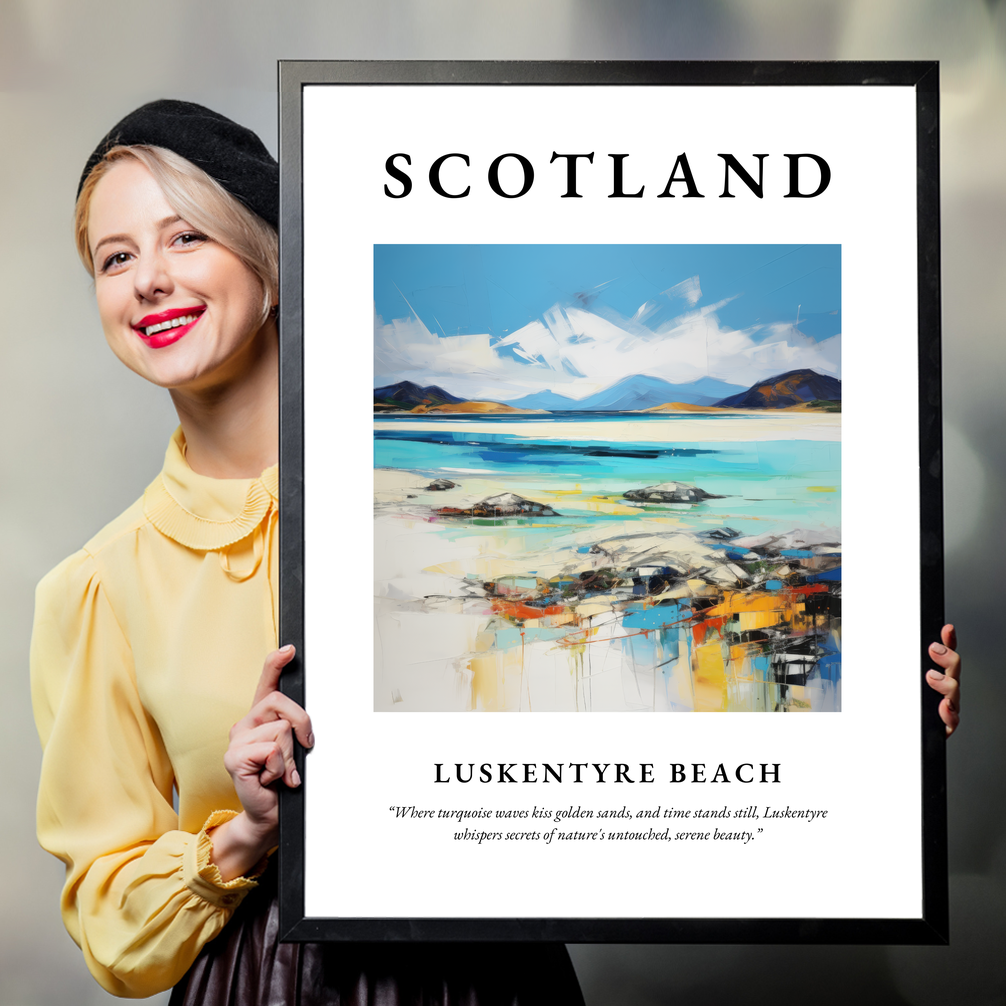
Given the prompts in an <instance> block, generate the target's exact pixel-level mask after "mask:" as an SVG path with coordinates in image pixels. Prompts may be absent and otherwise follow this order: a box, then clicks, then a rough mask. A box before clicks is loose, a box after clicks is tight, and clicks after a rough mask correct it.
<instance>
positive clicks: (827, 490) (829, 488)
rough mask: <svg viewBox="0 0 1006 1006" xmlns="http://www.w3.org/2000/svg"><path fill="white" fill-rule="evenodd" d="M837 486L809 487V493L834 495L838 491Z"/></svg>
mask: <svg viewBox="0 0 1006 1006" xmlns="http://www.w3.org/2000/svg"><path fill="white" fill-rule="evenodd" d="M837 488H838V487H837V486H807V492H809V493H833V492H836V491H837Z"/></svg>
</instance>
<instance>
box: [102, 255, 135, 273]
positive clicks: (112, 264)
mask: <svg viewBox="0 0 1006 1006" xmlns="http://www.w3.org/2000/svg"><path fill="white" fill-rule="evenodd" d="M128 261H129V252H116V253H115V254H114V255H109V256H108V258H107V259H105V261H104V263H103V264H102V266H101V271H102V272H110V271H114V270H115V269H117V268H118V267H119V266H121V265H125V264H126V263H127V262H128Z"/></svg>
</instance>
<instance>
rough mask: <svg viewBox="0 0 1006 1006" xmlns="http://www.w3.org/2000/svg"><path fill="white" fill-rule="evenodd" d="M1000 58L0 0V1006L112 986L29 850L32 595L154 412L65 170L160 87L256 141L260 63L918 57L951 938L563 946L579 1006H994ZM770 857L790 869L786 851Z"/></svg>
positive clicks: (867, 28) (833, 31) (776, 0)
mask: <svg viewBox="0 0 1006 1006" xmlns="http://www.w3.org/2000/svg"><path fill="white" fill-rule="evenodd" d="M1004 52H1006V4H1003V3H999V2H996V0H854V2H841V0H760V2H754V0H706V2H698V0H695V2H686V0H681V2H675V0H666V2H659V0H620V2H618V0H582V2H576V0H502V2H495V0H494V2H478V0H401V2H398V3H393V2H391V0H370V2H369V3H366V4H363V3H351V2H346V0H328V2H326V0H298V2H287V3H281V2H279V0H162V2H160V3H153V2H147V0H88V2H87V3H80V2H79V0H2V3H0V138H2V139H0V151H2V155H0V235H2V241H0V261H2V268H0V291H2V296H0V304H2V305H3V308H2V312H3V317H2V320H0V388H2V392H0V430H2V436H0V550H2V551H0V556H2V558H0V563H2V570H3V575H2V577H0V592H2V594H0V596H2V601H0V640H2V642H0V688H2V691H0V694H2V695H3V702H4V705H5V708H6V709H7V713H6V715H5V716H4V717H3V719H2V721H0V724H2V725H0V765H2V766H3V771H2V773H0V777H2V782H0V787H2V797H0V799H2V807H3V821H4V826H3V828H2V829H0V863H2V864H3V870H2V873H3V881H2V883H0V1006H42V1004H46V1006H48V1004H73V1006H86V1004H90V1003H99V1002H104V1001H107V999H108V997H107V996H106V995H105V994H104V993H103V992H102V991H101V990H100V989H99V988H98V986H97V985H95V984H94V982H93V981H91V979H90V977H89V976H88V975H87V972H86V970H85V968H84V965H83V963H82V960H81V957H80V954H79V952H78V951H77V950H76V948H75V947H74V946H73V945H72V943H71V942H70V940H69V938H68V937H67V936H66V934H65V932H64V931H63V928H62V925H61V922H60V919H59V914H58V910H57V896H58V890H59V885H60V876H61V868H60V867H59V865H58V864H57V863H56V862H55V861H54V860H52V861H51V860H50V859H49V857H47V856H46V855H45V854H44V853H42V852H41V851H40V850H39V849H38V847H37V846H36V844H35V838H34V828H33V806H34V798H35V785H36V778H37V770H38V763H39V750H38V740H37V737H36V735H35V732H34V728H33V725H32V721H31V714H30V705H29V695H28V681H27V655H28V638H29V630H30V623H31V611H32V591H33V587H34V584H35V582H36V581H37V580H38V579H39V577H40V576H41V575H42V574H43V573H44V572H45V571H46V570H47V569H49V568H50V567H51V566H53V565H54V564H55V563H56V562H58V561H59V560H60V559H61V558H62V557H63V556H65V555H67V554H68V553H69V552H71V551H73V550H75V549H76V548H78V547H79V546H80V545H81V544H82V543H83V542H84V541H85V540H86V539H87V538H88V537H89V536H90V535H91V534H92V533H93V532H94V531H95V530H96V529H97V528H98V527H100V526H101V525H102V524H103V523H104V522H105V521H106V520H108V519H109V518H110V517H111V516H113V515H114V514H116V513H118V512H119V511H120V510H122V509H123V508H124V507H125V506H126V505H128V504H129V503H130V502H132V500H133V499H135V498H136V497H137V496H138V495H139V493H140V492H141V490H142V489H143V487H144V486H145V485H146V483H147V482H148V481H149V480H150V479H151V478H152V477H153V475H154V474H155V473H156V472H157V470H158V469H159V466H160V460H161V457H162V455H163V450H164V446H165V443H166V440H167V437H168V434H169V432H170V431H171V429H172V428H173V426H174V422H175V421H174V416H173V413H172V411H171V408H170V405H169V403H168V399H167V396H166V395H165V394H164V393H163V392H160V391H157V390H156V389H154V388H152V387H148V386H145V385H144V384H143V382H141V381H140V380H138V379H137V378H136V377H134V376H133V375H132V374H129V373H128V372H127V371H126V370H125V369H124V368H123V367H122V366H121V365H120V364H119V363H118V362H117V361H116V360H115V359H114V358H113V357H112V355H111V353H110V352H109V351H108V350H107V348H106V347H105V344H104V340H103V338H102V335H101V330H100V326H99V323H98V318H97V313H96V311H95V308H94V304H93V302H92V295H91V290H90V283H89V280H88V278H87V276H86V275H85V274H84V272H83V270H82V269H81V267H80V265H79V264H78V262H77V260H76V257H75V254H74V251H73V247H72V241H71V236H70V221H71V210H72V202H73V195H74V191H75V186H76V182H77V177H78V172H79V171H80V169H81V167H82V165H83V162H84V160H85V158H86V157H87V154H88V153H89V152H90V150H91V148H92V146H93V144H94V143H95V142H96V141H97V140H98V138H99V137H100V136H101V135H102V134H103V133H104V132H105V130H106V129H107V128H108V127H109V126H110V125H111V124H112V123H113V122H115V121H116V120H117V119H118V118H119V117H120V116H121V115H122V114H124V113H125V112H126V111H128V110H130V109H131V108H133V107H135V106H136V105H138V104H140V103H141V102H143V101H147V100H149V99H152V98H159V97H167V96H171V97H180V98H188V99H192V100H197V101H200V102H203V103H205V104H208V105H210V106H211V107H213V108H217V109H219V110H220V111H222V112H225V113H227V114H229V115H231V116H232V117H233V118H235V119H238V120H239V121H241V122H244V123H247V124H248V125H250V126H252V127H253V128H254V129H256V130H257V131H258V132H259V133H261V135H262V136H263V137H264V138H265V139H266V141H267V142H268V143H269V144H270V145H271V146H272V147H273V149H275V139H276V99H275V79H276V70H275V61H276V60H277V59H279V58H301V59H303V58H310V59H324V58H329V59H331V58H396V59H419V58H467V59H472V58H506V59H516V58H535V59H550V58H557V59H571V58H573V59H579V58H591V59H593V58H606V59H635V58H671V59H681V58H689V59H780V58H781V59H923V58H924V59H940V60H941V61H942V64H943V66H942V81H943V99H942V101H943V105H942V107H943V155H942V156H943V269H944V273H943V275H944V288H943V289H944V338H945V354H946V355H945V360H946V363H945V382H944V387H945V394H946V445H947V449H946V502H947V542H948V565H947V587H948V606H947V613H948V617H949V618H950V619H952V620H954V621H955V622H956V623H957V625H958V626H959V628H960V632H961V636H962V639H963V647H964V650H965V652H966V663H967V669H966V692H967V694H966V697H965V701H964V726H963V728H962V731H961V733H960V735H959V736H957V737H955V738H954V739H953V741H952V743H951V745H950V749H951V750H950V766H949V787H950V801H949V804H950V826H951V832H950V864H951V871H952V876H951V893H952V912H953V916H952V924H953V946H951V947H950V948H929V949H911V948H888V947H872V948H847V947H818V948H799V947H768V948H764V947H763V948H757V947H621V946H609V947H588V946H583V947H574V948H572V952H573V958H574V961H575V963H576V966H577V969H578V971H579V973H580V976H581V979H582V982H583V986H584V991H585V993H586V997H587V1002H588V1004H590V1006H595V1004H597V1006H600V1004H609V1003H618V1004H626V1006H643V1004H656V1003H672V1002H673V1003H686V1004H706V1003H723V1002H728V1001H729V1002H738V1003H761V1002H769V1001H773V1002H779V1001H782V1002H790V1001H797V1000H799V999H803V998H804V997H806V998H807V999H810V1000H811V1001H814V1002H816V1003H822V1004H826V1003H832V1002H834V1003H838V1002H845V1001H848V1000H850V999H854V1000H855V1001H858V1002H860V1003H911V1004H917V1006H922V1004H929V1003H932V1004H941V1006H947V1004H955V1003H960V1004H983V1006H984V1004H992V1003H1002V1002H1006V964H1004V963H1003V962H1004V961H1006V954H1003V953H1002V948H1003V944H1004V936H1006V921H1004V907H1006V897H1004V893H1006V785H1004V773H1003V767H1004V740H1003V731H1002V723H1003V712H1004V704H1006V681H1004V676H1003V673H1002V670H1003V669H1002V661H1001V656H1000V653H1001V649H1002V648H1001V647H1000V646H999V644H997V643H996V639H997V637H998V629H999V628H1000V626H1001V624H1002V618H1003V616H1002V612H1001V611H1000V609H999V604H1000V599H999V597H998V594H999V592H1000V591H1001V590H1002V588H1003V586H1004V577H1003V574H1002V568H1003V560H1004V554H1003V552H1004V544H1003V543H1004V540H1006V536H1004V534H1003V529H1002V525H1001V524H1000V523H999V521H1000V520H1001V519H1002V508H1001V505H1000V500H1001V499H1002V493H1003V488H1004V474H1003V472H1004V469H1006V466H1004V460H1006V437H1004V436H1003V435H1002V434H1001V432H1000V431H1001V430H1002V428H1003V420H1004V411H1006V406H1004V404H1003V399H1002V395H1001V393H1000V387H1001V384H1002V380H1003V374H1004V373H1006V368H1004V363H1006V348H1004V343H1003V340H1002V338H1001V330H1002V313H1003V309H1002V303H1001V297H1000V288H999V287H998V284H999V283H1000V282H1004V283H1006V248H1004V245H1003V241H1002V237H1001V235H1002V232H1003V226H1004V224H1006V172H1004V158H1006V128H1004V127H1006V59H1004ZM878 491H880V492H883V491H884V488H883V487H878ZM890 541H891V543H892V548H894V547H897V529H896V528H891V529H890ZM906 544H908V545H909V546H910V543H906ZM997 612H998V613H997ZM882 770H883V768H882V766H878V771H882ZM863 826H864V828H869V822H868V821H864V822H863ZM783 865H784V866H785V865H791V866H792V867H793V869H794V870H795V871H797V872H801V871H803V870H807V869H811V870H812V869H813V868H814V866H813V864H803V863H802V862H801V858H800V853H799V852H798V851H794V852H793V853H792V857H791V859H790V860H789V863H788V864H783Z"/></svg>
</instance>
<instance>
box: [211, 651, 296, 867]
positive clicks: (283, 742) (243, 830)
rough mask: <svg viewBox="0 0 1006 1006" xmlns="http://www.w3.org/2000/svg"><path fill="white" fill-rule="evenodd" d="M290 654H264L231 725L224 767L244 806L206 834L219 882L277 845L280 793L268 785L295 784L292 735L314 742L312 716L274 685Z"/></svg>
mask: <svg viewBox="0 0 1006 1006" xmlns="http://www.w3.org/2000/svg"><path fill="white" fill-rule="evenodd" d="M295 652H296V651H295V650H294V648H293V647H292V646H284V647H283V648H282V649H281V650H273V652H272V653H270V654H269V656H268V657H266V659H265V664H264V666H263V667H262V677H261V678H260V679H259V683H258V688H257V689H256V690H255V698H254V699H253V700H252V707H251V710H250V712H249V713H248V715H247V716H245V717H244V718H243V719H241V720H239V721H238V722H237V723H235V724H234V726H233V727H231V732H230V745H229V746H228V748H227V753H226V754H225V755H224V766H225V768H226V769H227V771H228V772H229V773H230V776H231V779H232V780H233V782H234V789H235V790H237V794H238V799H239V800H240V801H241V806H242V807H243V808H244V810H243V811H242V812H241V813H240V814H238V816H237V817H235V818H232V819H231V820H230V821H227V822H226V823H225V824H222V825H220V826H219V827H217V828H214V829H212V831H211V832H210V833H209V834H210V841H211V842H212V843H213V852H212V855H211V859H212V861H213V862H214V863H215V864H216V866H217V868H218V869H219V870H220V874H221V876H222V877H223V878H224V880H231V879H233V878H234V877H240V876H241V875H242V874H245V873H247V872H248V871H249V870H250V869H252V868H253V867H254V866H255V865H256V863H258V862H259V861H260V860H261V859H262V857H263V856H264V855H265V854H266V853H267V852H268V851H269V850H270V849H271V848H273V846H275V845H276V843H277V841H278V838H279V793H278V792H277V790H276V787H275V786H274V785H273V784H274V783H276V782H277V781H278V780H280V779H282V780H283V782H284V783H285V784H286V785H287V786H289V787H291V788H296V787H297V786H299V785H300V774H299V773H298V772H297V767H296V765H295V763H294V759H293V737H294V734H296V735H297V739H298V740H299V741H300V743H301V744H302V745H303V746H304V747H308V748H309V747H313V746H314V734H313V733H312V732H311V718H310V717H309V716H308V715H307V713H306V712H305V711H304V710H303V709H302V708H301V707H300V706H299V705H297V703H296V702H294V701H293V699H291V698H289V697H287V696H286V695H284V694H283V693H282V692H281V691H279V688H278V686H279V678H280V674H282V672H283V668H284V667H286V665H287V664H288V663H289V662H290V661H291V660H292V659H293V657H294V653H295Z"/></svg>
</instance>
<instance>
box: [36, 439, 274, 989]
mask: <svg viewBox="0 0 1006 1006" xmlns="http://www.w3.org/2000/svg"><path fill="white" fill-rule="evenodd" d="M277 493H278V471H277V468H276V467H273V468H269V469H267V470H266V471H265V472H263V474H262V476H261V477H260V478H258V479H226V480H224V479H212V478H207V477H205V476H202V475H197V474H196V473H195V472H193V471H192V469H190V468H189V466H188V464H187V463H186V461H185V441H184V438H183V437H182V434H181V431H180V430H178V431H176V433H175V434H174V436H173V437H172V439H171V443H170V444H169V446H168V451H167V456H166V457H165V462H164V469H163V470H162V472H161V473H160V475H158V477H157V478H156V479H155V480H154V481H153V482H152V483H151V484H150V486H149V487H148V488H147V490H146V492H145V493H144V495H143V498H142V499H140V500H138V501H137V502H136V503H134V504H133V506H131V507H130V508H129V509H128V510H127V511H126V512H125V513H124V514H122V516H120V517H119V518H118V519H117V520H114V521H112V523H111V524H109V525H108V526H107V527H106V528H104V529H103V530H102V531H100V532H99V533H98V534H97V535H96V536H95V537H94V538H92V539H91V541H89V542H88V543H87V544H86V545H85V546H84V548H83V549H81V551H79V552H77V553H76V554H75V555H72V556H70V558H68V559H66V560H65V561H64V562H62V563H61V564H60V565H59V566H57V567H56V568H55V569H54V570H53V571H52V572H51V573H49V574H48V575H47V576H46V577H45V578H44V579H43V580H42V582H41V583H40V584H39V586H38V591H37V595H36V609H35V627H34V632H33V635H32V647H31V683H32V701H33V704H34V709H35V722H36V725H37V727H38V732H39V736H40V737H41V740H42V746H43V749H44V755H43V759H42V779H41V784H40V787H39V795H38V837H39V842H40V843H41V844H42V846H43V848H45V849H47V850H48V851H49V852H51V853H52V854H53V855H54V856H58V857H59V858H60V859H61V860H62V861H63V862H64V863H65V864H66V884H65V886H64V887H63V894H62V911H63V920H64V922H65V924H66V928H67V929H68V930H69V933H70V935H71V936H72V937H73V938H74V940H75V941H76V942H77V943H78V944H79V945H80V947H81V949H82V950H83V951H84V957H85V959H86V961H87V966H88V968H90V970H91V973H92V974H93V975H94V977H95V978H96V979H97V980H98V982H99V983H100V984H101V985H102V986H103V987H104V988H105V989H107V990H108V991H109V992H112V993H114V994H115V995H119V996H137V997H138V996H149V995H153V994H154V993H155V992H160V991H162V990H164V989H167V988H170V987H171V986H172V985H174V984H175V983H176V982H177V981H178V980H179V979H181V977H182V976H183V975H184V974H185V972H186V971H187V970H188V968H189V967H190V965H191V964H192V962H193V960H194V959H195V957H196V955H197V954H198V953H199V951H200V949H201V948H202V947H203V945H204V944H205V943H207V942H208V941H209V940H212V939H213V937H214V936H216V935H217V934H218V933H219V932H220V930H221V929H222V928H223V926H224V925H225V923H226V922H227V921H228V919H229V918H230V917H231V914H232V913H233V911H234V909H235V908H236V907H237V905H238V904H240V903H241V901H242V899H243V898H244V896H245V894H246V893H247V891H248V890H249V889H250V888H252V887H254V886H255V882H254V880H250V879H247V878H244V877H239V878H237V879H235V880H231V881H229V882H226V883H225V882H223V880H222V878H221V876H220V873H219V871H218V870H217V868H216V867H215V866H214V865H213V864H212V863H210V861H209V855H210V848H211V847H210V841H209V838H208V837H207V835H206V829H207V828H212V827H213V826H214V825H217V824H220V823H222V822H223V821H225V820H228V819H229V818H230V817H232V816H234V814H236V813H237V812H238V811H240V809H241V805H240V803H239V801H238V799H237V795H236V793H235V792H234V787H233V785H232V784H231V780H230V776H229V775H228V774H227V771H226V769H225V768H224V763H223V757H224V752H225V751H226V749H227V743H228V731H229V730H230V728H231V726H232V725H233V724H234V723H235V722H236V721H237V720H239V719H241V717H243V716H244V715H245V714H246V713H247V712H248V709H249V707H250V705H251V700H252V697H253V695H254V692H255V686H256V684H257V682H258V679H259V675H260V673H261V670H262V661H263V659H264V658H265V656H266V654H267V653H268V652H269V651H270V650H272V649H274V648H275V646H276V624H277V600H278V596H277V594H278V562H277V559H278V557H277V549H278V545H277V535H276V528H277ZM172 786H174V788H175V789H176V790H177V793H178V811H177V813H176V812H175V810H174V809H173V795H172Z"/></svg>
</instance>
